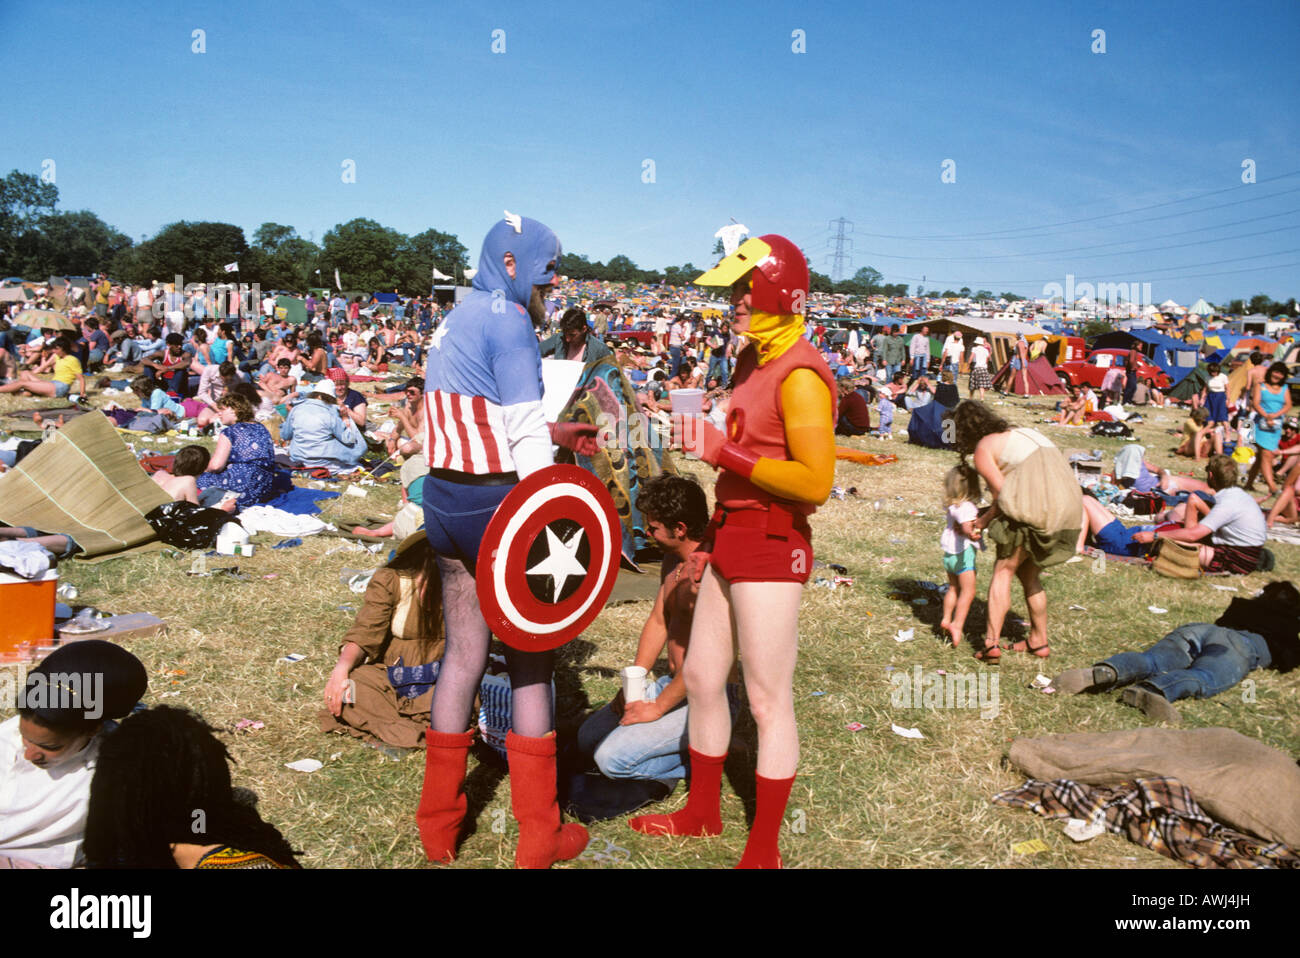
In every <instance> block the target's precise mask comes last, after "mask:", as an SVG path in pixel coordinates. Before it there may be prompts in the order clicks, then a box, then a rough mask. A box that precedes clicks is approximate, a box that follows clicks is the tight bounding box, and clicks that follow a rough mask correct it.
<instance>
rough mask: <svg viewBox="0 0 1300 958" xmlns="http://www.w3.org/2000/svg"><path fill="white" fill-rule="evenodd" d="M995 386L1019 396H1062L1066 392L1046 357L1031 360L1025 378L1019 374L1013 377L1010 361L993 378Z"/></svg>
mask: <svg viewBox="0 0 1300 958" xmlns="http://www.w3.org/2000/svg"><path fill="white" fill-rule="evenodd" d="M993 385H994V386H996V387H997V388H998V389H1005V390H1006V391H1008V392H1012V393H1015V394H1016V395H1017V396H1062V395H1065V392H1066V390H1065V386H1064V384H1063V383H1062V382H1061V377H1060V376H1058V375H1056V370H1055V369H1053V368H1052V364H1051V363H1049V362H1048V361H1047V357H1046V356H1039V357H1038V358H1037V359H1031V360H1030V361H1029V368H1028V369H1027V370H1026V375H1024V376H1022V375H1021V374H1020V373H1018V372H1016V373H1015V374H1014V375H1013V370H1012V369H1011V362H1010V360H1008V361H1007V362H1006V363H1004V364H1003V366H1002V368H1001V369H999V370H998V373H997V375H996V376H994V377H993Z"/></svg>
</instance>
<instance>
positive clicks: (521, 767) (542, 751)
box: [506, 729, 589, 868]
mask: <svg viewBox="0 0 1300 958" xmlns="http://www.w3.org/2000/svg"><path fill="white" fill-rule="evenodd" d="M506 755H507V757H508V758H509V760H510V810H511V811H512V812H514V815H515V821H517V822H518V823H519V845H518V847H517V848H516V849H515V867H516V868H550V867H551V866H552V865H553V864H555V863H556V862H563V861H568V860H569V859H570V858H577V857H578V856H579V855H580V854H582V850H583V849H584V848H586V847H587V841H588V837H589V836H588V835H587V830H586V829H585V828H583V827H582V826H581V825H577V824H573V823H570V824H568V825H561V824H560V805H559V803H558V802H557V801H556V799H555V734H554V733H551V734H550V735H547V736H545V737H543V738H528V737H526V736H523V735H516V734H515V733H514V730H513V729H511V730H510V731H509V732H507V733H506Z"/></svg>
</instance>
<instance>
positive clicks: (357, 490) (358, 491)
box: [343, 486, 366, 499]
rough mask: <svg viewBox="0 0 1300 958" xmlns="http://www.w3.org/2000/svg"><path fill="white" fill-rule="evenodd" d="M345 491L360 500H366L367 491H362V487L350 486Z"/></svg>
mask: <svg viewBox="0 0 1300 958" xmlns="http://www.w3.org/2000/svg"><path fill="white" fill-rule="evenodd" d="M343 491H344V492H345V493H347V494H348V495H349V496H356V497H357V498H358V499H364V498H365V497H366V490H364V489H362V488H361V487H360V486H348V487H347V488H346V489H344V490H343Z"/></svg>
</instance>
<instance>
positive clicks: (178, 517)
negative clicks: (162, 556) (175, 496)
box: [145, 502, 231, 549]
mask: <svg viewBox="0 0 1300 958" xmlns="http://www.w3.org/2000/svg"><path fill="white" fill-rule="evenodd" d="M145 520H146V521H147V522H148V523H149V525H151V526H153V528H154V531H155V532H157V533H158V538H159V539H161V540H162V541H163V542H165V543H167V544H168V545H169V546H176V547H177V548H178V549H211V548H212V547H213V546H214V545H216V542H217V535H218V534H219V533H220V532H221V528H222V526H224V525H225V524H226V523H228V522H230V521H231V518H230V513H228V512H224V511H222V510H221V509H204V508H202V507H200V506H196V505H195V504H194V503H192V502H169V503H167V504H166V505H161V506H159V507H158V508H157V509H154V510H153V511H152V512H150V513H149V514H148V515H147V516H145Z"/></svg>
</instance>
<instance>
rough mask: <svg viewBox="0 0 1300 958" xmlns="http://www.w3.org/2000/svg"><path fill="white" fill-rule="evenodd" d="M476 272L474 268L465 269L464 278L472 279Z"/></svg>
mask: <svg viewBox="0 0 1300 958" xmlns="http://www.w3.org/2000/svg"><path fill="white" fill-rule="evenodd" d="M477 272H478V270H476V269H467V270H465V278H466V279H473V278H474V274H475V273H477Z"/></svg>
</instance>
